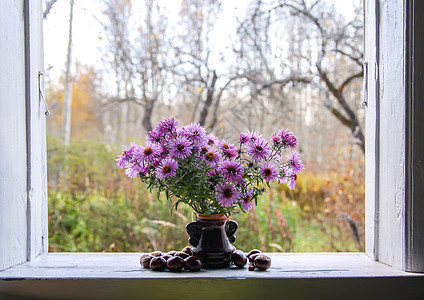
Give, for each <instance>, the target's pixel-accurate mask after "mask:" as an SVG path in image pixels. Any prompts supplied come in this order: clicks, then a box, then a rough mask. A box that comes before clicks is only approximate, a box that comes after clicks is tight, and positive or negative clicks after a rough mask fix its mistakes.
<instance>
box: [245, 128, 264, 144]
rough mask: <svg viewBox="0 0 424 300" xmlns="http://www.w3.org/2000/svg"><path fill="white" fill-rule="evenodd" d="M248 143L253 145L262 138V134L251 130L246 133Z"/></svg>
mask: <svg viewBox="0 0 424 300" xmlns="http://www.w3.org/2000/svg"><path fill="white" fill-rule="evenodd" d="M247 136H248V137H249V142H250V143H255V142H257V141H258V140H260V139H261V138H262V134H260V133H258V132H257V131H256V130H251V131H248V132H247Z"/></svg>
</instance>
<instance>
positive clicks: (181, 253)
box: [174, 251, 190, 259]
mask: <svg viewBox="0 0 424 300" xmlns="http://www.w3.org/2000/svg"><path fill="white" fill-rule="evenodd" d="M174 256H179V257H181V258H182V259H186V258H187V257H189V256H190V255H188V254H187V253H185V252H182V251H178V252H177V253H175V255H174Z"/></svg>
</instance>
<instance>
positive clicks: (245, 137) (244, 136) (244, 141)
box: [239, 132, 250, 145]
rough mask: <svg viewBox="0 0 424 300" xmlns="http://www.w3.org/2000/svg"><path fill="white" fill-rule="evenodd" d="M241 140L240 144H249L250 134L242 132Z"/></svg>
mask: <svg viewBox="0 0 424 300" xmlns="http://www.w3.org/2000/svg"><path fill="white" fill-rule="evenodd" d="M239 140H240V144H242V145H244V144H247V143H248V142H250V138H249V134H248V133H245V132H242V133H240V137H239Z"/></svg>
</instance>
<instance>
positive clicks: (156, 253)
mask: <svg viewBox="0 0 424 300" xmlns="http://www.w3.org/2000/svg"><path fill="white" fill-rule="evenodd" d="M150 255H151V256H155V257H156V256H162V255H163V253H162V251H153V252H152V253H150Z"/></svg>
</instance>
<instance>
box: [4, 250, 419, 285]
mask: <svg viewBox="0 0 424 300" xmlns="http://www.w3.org/2000/svg"><path fill="white" fill-rule="evenodd" d="M267 255H269V256H270V258H271V260H272V265H271V268H270V269H268V270H267V271H266V272H260V271H248V270H247V267H245V268H242V269H236V268H228V269H220V270H205V269H202V270H201V271H200V272H181V273H172V272H169V271H165V272H154V271H151V270H149V269H144V268H142V267H141V266H140V263H139V259H140V256H141V253H48V254H43V255H41V256H39V257H37V258H36V259H34V260H32V261H29V262H26V263H24V264H22V265H19V266H16V267H13V268H10V269H8V270H4V271H2V272H0V279H8V280H11V279H58V278H68V279H77V278H152V279H157V278H171V279H173V278H187V279H190V278H212V277H213V278H233V279H237V278H240V279H242V278H303V277H308V278H334V277H338V278H356V277H379V276H383V277H386V276H392V277H404V276H407V277H408V276H421V277H423V278H424V275H423V274H416V273H407V272H403V271H400V270H398V269H396V268H393V267H390V266H387V265H385V264H382V263H379V262H376V261H373V260H371V259H370V258H368V257H367V256H366V255H365V254H363V253H268V254H267Z"/></svg>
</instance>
